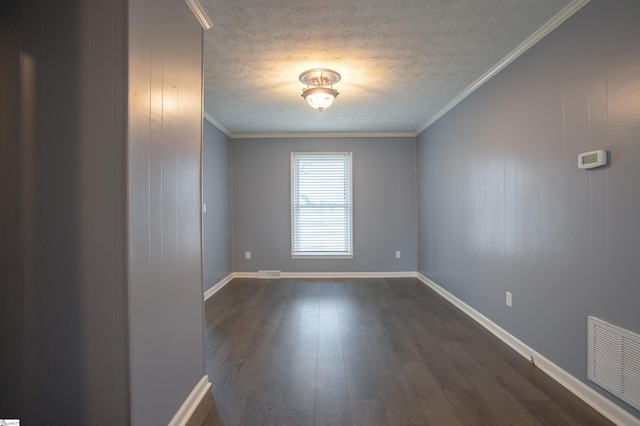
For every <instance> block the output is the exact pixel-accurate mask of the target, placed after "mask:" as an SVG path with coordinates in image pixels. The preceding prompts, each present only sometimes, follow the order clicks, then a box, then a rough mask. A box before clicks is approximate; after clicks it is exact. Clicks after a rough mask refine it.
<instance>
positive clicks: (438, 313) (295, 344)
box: [205, 278, 611, 426]
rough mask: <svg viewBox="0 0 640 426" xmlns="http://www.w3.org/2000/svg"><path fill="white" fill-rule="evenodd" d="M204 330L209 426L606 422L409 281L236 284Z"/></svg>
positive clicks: (219, 299)
mask: <svg viewBox="0 0 640 426" xmlns="http://www.w3.org/2000/svg"><path fill="white" fill-rule="evenodd" d="M205 330H206V364H207V365H206V366H207V373H208V375H209V378H210V380H211V382H212V383H213V388H212V393H213V399H214V407H213V408H212V411H213V414H214V415H213V416H210V419H211V417H215V419H213V420H209V424H211V423H215V424H220V425H240V424H244V425H263V424H264V425H266V424H269V425H271V424H273V425H332V426H334V425H366V426H375V425H476V424H477V425H485V424H486V425H609V424H611V423H610V422H609V421H608V420H606V419H605V418H604V417H602V416H601V415H600V414H598V413H597V412H596V411H595V410H593V409H592V408H590V407H589V406H587V405H586V404H584V403H583V402H582V401H580V400H579V399H578V398H577V397H575V396H574V395H572V394H571V393H570V392H568V391H567V390H566V389H564V388H563V387H562V386H560V385H559V384H558V383H556V382H555V381H553V380H552V379H551V378H549V377H548V376H546V375H545V374H544V373H542V372H541V371H540V370H538V369H536V368H535V367H534V366H532V365H531V364H530V363H529V362H528V361H527V360H526V359H524V358H523V357H521V356H520V355H518V354H517V353H516V352H514V351H513V350H511V349H510V348H509V347H508V346H506V345H505V344H504V343H502V342H501V341H499V340H498V339H497V338H496V337H495V336H493V335H492V334H491V333H489V332H488V331H486V330H485V329H483V328H482V327H481V326H479V325H478V324H477V323H475V322H474V321H473V320H471V319H469V318H468V317H467V316H466V315H465V314H463V313H462V312H460V311H459V310H458V309H457V308H455V307H454V306H452V305H451V304H449V303H448V302H447V301H445V300H444V299H443V298H442V297H440V296H439V295H438V294H436V293H435V292H434V291H432V290H431V289H429V288H428V287H426V286H425V285H424V284H422V283H421V282H419V281H418V280H416V279H413V278H394V279H348V280H346V279H345V280H342V279H341V280H294V279H291V280H253V279H252V280H247V279H236V280H233V281H232V282H231V283H229V284H228V285H227V286H226V287H225V288H223V289H222V290H221V291H219V292H218V293H217V294H215V295H214V296H213V297H211V298H210V299H209V300H208V301H207V303H206V325H205Z"/></svg>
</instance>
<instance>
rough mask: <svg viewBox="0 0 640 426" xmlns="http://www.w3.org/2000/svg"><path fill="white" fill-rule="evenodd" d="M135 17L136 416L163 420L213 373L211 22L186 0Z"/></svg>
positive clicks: (143, 421)
mask: <svg viewBox="0 0 640 426" xmlns="http://www.w3.org/2000/svg"><path fill="white" fill-rule="evenodd" d="M128 19H129V58H130V60H129V143H128V156H129V157H128V160H129V161H128V176H129V182H128V183H129V185H128V189H129V199H128V201H129V212H128V218H129V234H128V236H129V240H128V243H129V287H128V288H129V300H128V308H129V354H130V363H131V398H132V401H133V403H132V407H131V423H132V424H133V425H160V424H167V423H168V422H169V421H170V420H171V418H172V417H173V415H174V414H175V413H176V412H177V411H178V409H179V408H180V406H181V405H182V403H183V402H184V401H185V399H186V398H187V397H188V396H189V393H190V392H191V391H192V390H193V389H194V387H195V386H196V384H197V383H198V381H199V380H200V379H201V378H202V377H203V376H204V345H203V334H204V330H203V301H202V252H201V243H202V230H201V213H200V212H201V186H200V184H201V182H200V178H201V176H200V170H201V147H202V29H201V27H200V25H199V24H198V22H197V21H196V20H195V18H194V17H193V15H192V14H191V12H190V10H189V9H188V8H187V6H186V5H185V3H184V2H183V1H182V0H135V1H131V2H130V3H129V14H128Z"/></svg>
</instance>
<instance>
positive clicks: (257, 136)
mask: <svg viewBox="0 0 640 426" xmlns="http://www.w3.org/2000/svg"><path fill="white" fill-rule="evenodd" d="M230 137H231V138H232V139H273V138H415V137H416V134H415V133H411V132H397V133H233V134H232V135H231V136H230Z"/></svg>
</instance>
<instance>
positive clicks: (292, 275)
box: [233, 271, 416, 279]
mask: <svg viewBox="0 0 640 426" xmlns="http://www.w3.org/2000/svg"><path fill="white" fill-rule="evenodd" d="M233 277H234V278H258V273H257V272H234V273H233ZM280 278H327V279H328V278H416V272H415V271H398V272H281V273H280Z"/></svg>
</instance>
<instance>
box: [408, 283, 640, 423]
mask: <svg viewBox="0 0 640 426" xmlns="http://www.w3.org/2000/svg"><path fill="white" fill-rule="evenodd" d="M416 276H417V278H418V279H419V280H420V281H422V282H423V283H424V284H426V285H427V286H429V287H431V288H432V289H433V290H434V291H435V292H436V293H438V294H440V295H441V296H442V297H444V298H445V299H447V301H449V302H450V303H451V304H453V305H454V306H456V307H457V308H458V309H460V310H461V311H462V312H464V313H465V314H467V315H468V316H470V317H471V318H472V319H474V320H475V321H477V322H478V323H479V324H480V325H482V326H483V327H484V328H486V329H487V330H489V331H490V332H491V333H493V334H494V335H496V336H497V337H498V338H499V339H500V340H502V341H503V342H504V343H506V344H507V345H509V346H510V347H511V348H513V349H514V350H515V351H516V352H518V353H519V354H520V355H522V356H523V357H525V358H526V359H531V357H533V359H534V360H535V363H536V367H538V368H540V370H542V371H544V372H545V373H546V374H547V375H549V376H550V377H551V378H553V379H554V380H555V381H557V382H558V383H560V384H561V385H562V386H564V387H565V388H567V389H568V390H569V391H570V392H572V393H573V394H574V395H576V396H577V397H578V398H580V399H582V400H583V401H584V402H586V403H587V404H589V405H590V406H591V407H593V408H594V409H595V410H597V411H598V412H599V413H600V414H602V415H603V416H605V417H606V418H608V419H609V420H611V421H612V422H614V423H615V424H617V425H640V419H638V418H637V417H635V416H633V415H632V414H631V413H629V412H628V411H626V410H624V409H622V408H621V407H620V406H618V405H616V404H614V403H613V402H612V401H610V400H609V399H607V398H605V397H604V396H602V395H600V394H599V393H598V392H596V391H595V390H593V389H592V388H590V387H589V386H587V385H586V384H584V383H583V382H582V381H580V380H578V379H577V378H575V377H574V376H572V375H571V374H569V373H568V372H567V371H565V370H563V369H562V368H560V367H559V366H557V365H556V364H554V363H553V362H551V361H550V360H549V359H547V358H545V357H544V356H542V355H541V354H539V353H538V352H536V351H535V350H534V349H532V348H531V347H529V346H528V345H526V344H525V343H524V342H522V341H520V340H519V339H517V338H516V337H515V336H513V335H512V334H510V333H509V332H507V331H506V330H504V329H503V328H501V327H500V326H499V325H497V324H496V323H494V322H493V321H491V320H490V319H489V318H487V317H485V316H484V315H482V314H481V313H480V312H478V311H476V310H475V309H473V308H472V307H471V306H469V305H467V304H466V303H464V302H463V301H462V300H460V299H458V298H457V297H456V296H454V295H453V294H451V293H449V292H448V291H447V290H445V289H444V288H442V287H440V286H439V285H438V284H436V283H435V282H433V281H431V280H430V279H429V278H427V277H425V276H424V275H422V274H421V273H417V274H416Z"/></svg>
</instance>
